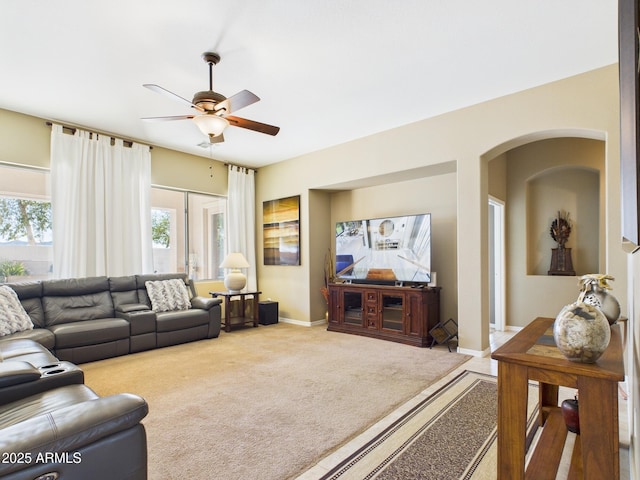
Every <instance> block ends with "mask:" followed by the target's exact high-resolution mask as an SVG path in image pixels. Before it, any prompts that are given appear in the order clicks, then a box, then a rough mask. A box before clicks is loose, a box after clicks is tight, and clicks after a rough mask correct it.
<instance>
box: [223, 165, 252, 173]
mask: <svg viewBox="0 0 640 480" xmlns="http://www.w3.org/2000/svg"><path fill="white" fill-rule="evenodd" d="M224 166H225V167H236V168H237V169H238V171H240V169H241V168H244V169H245V170H247V171H246V172H245V173H249V170H253V173H258V169H257V168H251V167H245V166H243V165H236V164H235V163H225V164H224Z"/></svg>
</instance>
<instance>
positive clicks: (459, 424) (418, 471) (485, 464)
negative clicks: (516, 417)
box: [322, 371, 538, 480]
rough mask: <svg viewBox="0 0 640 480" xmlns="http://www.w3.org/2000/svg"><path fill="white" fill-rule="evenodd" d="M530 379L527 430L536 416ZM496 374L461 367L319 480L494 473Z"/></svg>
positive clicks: (449, 479)
mask: <svg viewBox="0 0 640 480" xmlns="http://www.w3.org/2000/svg"><path fill="white" fill-rule="evenodd" d="M537 402H538V388H537V385H535V384H530V388H529V414H528V425H527V431H529V432H531V433H530V435H529V437H531V436H532V435H533V433H534V430H535V423H536V422H535V419H536V418H537V408H538V407H537ZM496 423H497V380H496V377H494V376H491V375H485V374H481V373H476V372H471V371H465V372H463V373H461V374H460V375H459V376H458V377H456V378H455V379H453V380H452V381H451V382H449V383H448V384H446V385H445V386H444V387H442V388H441V389H440V390H438V391H437V392H435V393H434V394H433V395H431V396H429V397H428V398H426V399H425V400H423V401H422V402H420V403H419V404H418V405H416V406H415V407H414V408H413V409H412V410H410V411H409V412H408V413H406V414H405V415H403V416H402V417H401V418H399V419H398V420H397V421H396V422H394V423H393V424H392V425H391V426H389V427H388V428H386V429H385V430H384V431H382V432H381V433H380V434H379V435H377V436H376V437H375V438H373V439H372V440H371V441H370V442H368V443H367V444H366V445H364V446H363V447H361V448H360V449H359V450H358V451H356V452H355V453H353V454H352V455H350V456H349V457H347V458H345V459H344V460H343V461H342V462H340V463H339V464H338V465H337V466H336V467H335V468H333V469H332V470H331V471H330V472H328V473H327V474H326V475H325V476H324V477H322V480H335V479H339V480H352V479H353V480H365V479H374V478H375V479H379V480H404V479H429V480H458V479H469V480H471V479H473V480H485V479H495V478H496V465H497V447H496Z"/></svg>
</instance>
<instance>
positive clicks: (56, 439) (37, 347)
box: [0, 339, 149, 480]
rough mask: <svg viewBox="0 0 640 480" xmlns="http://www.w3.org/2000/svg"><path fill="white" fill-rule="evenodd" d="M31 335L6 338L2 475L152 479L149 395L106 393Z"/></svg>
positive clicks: (0, 378) (0, 408) (0, 373)
mask: <svg viewBox="0 0 640 480" xmlns="http://www.w3.org/2000/svg"><path fill="white" fill-rule="evenodd" d="M83 381H84V375H83V373H82V370H81V369H80V368H78V367H77V366H75V365H73V364H72V363H69V362H66V361H59V360H58V359H57V358H56V357H54V356H53V355H52V354H51V352H49V351H48V350H47V349H46V348H45V347H44V346H43V345H41V344H39V343H37V342H35V341H33V340H29V339H13V340H8V341H5V342H1V343H0V479H1V480H32V479H42V480H44V479H46V480H56V479H66V480H84V479H89V478H90V479H92V480H102V479H104V480H107V479H109V480H112V479H116V478H117V479H130V480H144V479H146V478H147V437H146V432H145V429H144V426H143V424H142V423H141V420H142V419H143V418H144V417H145V416H146V415H147V413H148V411H149V407H148V405H147V403H146V401H145V400H144V399H143V398H141V397H139V396H137V395H133V394H128V393H122V394H117V395H110V396H107V397H99V396H98V395H97V394H96V393H95V392H94V391H92V390H91V389H90V388H89V387H88V386H86V385H84V383H83Z"/></svg>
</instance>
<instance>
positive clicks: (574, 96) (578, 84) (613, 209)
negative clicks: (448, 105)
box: [257, 65, 626, 353]
mask: <svg viewBox="0 0 640 480" xmlns="http://www.w3.org/2000/svg"><path fill="white" fill-rule="evenodd" d="M618 102H619V100H618V75H617V65H612V66H610V67H606V68H602V69H598V70H594V71H592V72H588V73H585V74H583V75H578V76H576V77H572V78H569V79H565V80H561V81H558V82H554V83H551V84H548V85H544V86H541V87H537V88H534V89H531V90H527V91H524V92H520V93H516V94H513V95H509V96H506V97H502V98H499V99H496V100H492V101H489V102H485V103H482V104H479V105H475V106H472V107H468V108H465V109H462V110H458V111H455V112H451V113H448V114H445V115H441V116H438V117H435V118H430V119H427V120H424V121H421V122H417V123H413V124H410V125H406V126H404V127H400V128H396V129H393V130H389V131H386V132H382V133H379V134H376V135H375V136H371V137H365V138H362V139H359V140H355V141H352V142H349V143H346V144H342V145H337V146H335V147H332V148H328V149H326V150H322V151H318V152H313V153H310V154H308V155H304V156H301V157H299V158H295V159H291V160H286V161H283V162H280V163H277V164H274V165H271V166H268V167H266V168H262V169H260V172H259V175H258V176H257V182H258V194H257V202H258V204H261V202H262V201H264V200H270V199H273V198H281V197H285V196H289V195H295V194H300V195H302V197H303V199H304V198H308V196H307V193H306V192H308V191H309V190H323V189H324V190H330V189H334V188H341V189H354V188H356V189H358V188H364V187H368V186H375V185H378V186H380V185H386V184H396V183H398V182H401V181H406V180H408V179H414V180H418V179H420V178H426V177H429V176H432V175H433V174H434V171H435V172H436V173H438V169H437V167H438V166H439V165H448V164H450V163H454V164H455V165H456V168H455V171H456V174H455V178H456V188H455V191H456V195H457V198H456V201H455V206H453V205H450V206H449V208H455V209H456V225H457V227H456V230H457V231H456V235H457V240H456V248H457V252H456V256H455V257H456V262H455V264H456V267H453V266H449V267H448V269H447V270H448V271H446V272H443V271H438V278H440V276H441V275H444V276H445V277H446V276H449V277H451V276H453V277H455V278H456V279H457V284H456V285H455V286H453V287H447V289H446V290H445V289H443V292H442V294H443V296H446V297H447V298H455V302H456V303H457V310H458V311H457V314H458V323H459V326H460V347H461V350H462V351H468V352H471V353H487V352H488V349H489V334H488V332H489V300H488V296H489V293H488V280H487V277H488V275H487V271H488V260H487V257H488V255H487V252H488V241H487V238H488V232H487V199H488V193H489V169H488V163H489V161H490V160H493V159H498V158H499V157H500V156H501V155H503V154H505V152H508V151H509V150H511V149H513V148H515V147H518V146H521V145H524V144H527V143H531V142H534V141H536V140H541V139H545V138H554V137H584V138H591V139H598V140H603V141H604V142H605V147H604V152H605V153H604V155H605V162H606V164H605V171H606V178H605V180H604V182H605V185H604V188H603V192H604V194H605V195H606V201H604V202H602V205H603V208H604V209H605V212H606V215H607V221H606V222H605V223H604V224H603V225H602V228H601V235H602V242H601V244H602V245H603V251H602V253H601V254H602V255H603V257H604V265H603V268H604V269H606V271H607V272H608V273H610V274H612V275H613V276H614V277H616V279H617V280H616V293H619V295H617V296H618V298H619V299H620V300H621V303H622V304H623V305H625V304H626V282H625V278H626V260H625V256H624V254H623V252H622V251H621V249H620V240H619V239H620V216H619V211H620V201H619V194H618V192H619V183H620V180H619V171H620V170H619V145H618V138H619V127H618V124H619V119H618ZM608 140H610V141H608ZM499 163H500V161H499V162H498V164H495V165H496V166H493V167H492V169H493V172H494V173H495V172H496V168H498V167H497V166H499ZM497 171H499V170H497ZM498 174H500V173H498ZM436 178H437V177H436ZM502 188H503V187H502ZM502 188H501V187H500V186H495V185H493V186H492V191H494V190H495V191H496V193H497V194H498V195H503V194H504V193H505V192H504V190H503V189H502ZM413 193H414V192H412V193H409V192H405V193H404V195H403V196H400V197H396V198H397V199H398V200H397V201H398V202H399V203H398V204H396V205H395V207H394V208H396V209H397V210H396V211H398V210H401V211H403V212H404V211H406V212H410V211H412V210H413V209H414V207H415V198H414V196H413ZM355 198H360V196H359V195H356V197H355ZM403 198H406V201H403ZM387 202H388V198H386V197H384V196H377V198H375V199H373V200H371V201H369V203H368V204H367V205H358V204H356V203H355V201H351V200H349V203H348V204H347V205H344V206H341V207H340V208H341V209H342V210H343V211H345V212H351V211H362V212H364V211H370V212H372V213H373V216H379V215H380V212H382V211H384V210H385V209H386V208H387V206H386V205H387ZM304 203H305V202H304V201H303V204H304ZM305 207H306V208H308V207H309V203H308V202H307V203H306V204H305V205H303V210H302V222H303V225H302V236H303V249H304V248H308V247H309V244H308V243H306V244H305V240H304V237H309V231H308V228H309V227H308V224H307V226H305V224H304V222H305V218H306V219H308V220H309V221H311V220H312V219H313V218H314V217H315V215H316V214H317V213H316V211H314V210H313V209H312V210H305V209H304V208H305ZM333 208H334V206H333V204H332V209H333ZM336 208H337V207H336ZM333 216H334V213H333V212H332V217H333ZM326 228H327V232H329V231H330V230H331V229H332V225H331V224H329V225H327V226H326ZM259 248H261V245H260V246H259ZM306 255H308V253H306ZM304 256H305V252H304V250H303V258H305V257H304ZM307 258H308V257H307ZM453 268H457V272H453V271H452V269H453ZM262 271H263V273H265V271H266V268H263V269H262ZM311 271H312V267H311V266H310V265H308V264H303V265H302V266H301V268H300V269H299V270H297V271H296V272H295V273H293V274H292V276H293V277H294V279H293V280H291V281H285V282H283V284H284V285H283V287H282V288H278V289H274V290H270V294H271V295H272V296H274V297H277V298H278V300H279V301H280V302H281V305H287V304H296V305H298V308H301V309H302V310H300V311H299V315H300V316H299V317H298V320H301V321H303V322H311V321H314V320H316V317H315V316H313V317H312V316H311V312H312V311H316V310H314V308H313V307H312V305H314V304H315V302H318V304H320V305H322V302H323V300H322V298H321V297H319V296H317V295H313V296H311V297H310V296H309V295H308V292H307V293H304V290H305V287H304V286H303V284H304V285H308V284H310V283H311V282H312V279H311ZM267 275H268V277H269V278H271V277H272V276H273V274H272V272H269V273H268V274H267ZM618 279H620V281H618ZM262 280H263V276H262V274H259V278H258V281H259V283H260V285H261V288H262V285H263V284H262V283H261V282H262ZM544 280H546V279H544ZM560 281H562V280H560ZM570 283H574V280H570ZM270 287H274V288H276V287H277V285H276V282H273V281H270ZM528 287H530V288H528V289H527V291H524V292H520V293H518V295H519V296H526V295H529V296H531V295H532V293H531V292H545V291H546V289H547V288H549V286H548V285H546V283H545V282H534V283H533V284H532V285H529V286H528ZM570 289H573V290H574V286H573V285H571V288H569V286H568V285H567V291H568V290H570ZM314 290H315V288H314ZM452 290H453V291H452ZM572 298H573V295H572V296H571V298H567V300H571V299H572ZM322 308H324V307H322ZM509 323H510V322H509V319H507V324H509Z"/></svg>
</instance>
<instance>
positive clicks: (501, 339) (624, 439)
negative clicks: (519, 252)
mask: <svg viewBox="0 0 640 480" xmlns="http://www.w3.org/2000/svg"><path fill="white" fill-rule="evenodd" d="M515 333H516V332H511V331H507V332H492V333H491V335H490V344H491V351H493V350H495V349H497V348H498V347H499V346H500V345H502V344H504V343H505V342H506V341H507V340H509V339H510V338H511V337H512V336H513V335H514V334H515ZM454 346H455V342H452V344H451V347H452V349H453V348H454ZM434 348H436V349H444V350H446V349H447V347H446V345H438V346H436V347H434ZM464 370H472V371H475V372H480V373H487V374H491V375H497V374H498V364H497V362H496V361H495V360H492V359H491V358H490V357H484V358H479V357H473V358H471V359H470V360H469V361H467V362H465V363H464V364H463V365H461V366H460V367H458V368H457V369H456V370H454V371H453V372H451V373H450V374H449V375H447V376H446V377H444V378H442V379H441V380H440V381H438V382H436V383H435V384H433V385H431V386H430V387H429V388H427V389H426V390H424V391H423V392H421V393H420V394H419V395H418V396H416V397H415V398H413V399H411V400H410V401H408V402H407V403H405V404H404V405H403V406H401V407H400V408H398V409H397V410H396V411H395V412H393V413H391V414H390V415H388V416H387V417H385V418H384V419H382V420H381V421H380V422H378V423H377V424H376V425H374V426H373V427H371V428H370V429H369V430H367V431H366V432H364V433H362V434H361V435H359V436H358V437H356V438H355V439H354V440H352V441H351V442H349V443H348V444H346V445H345V446H343V447H342V448H340V449H338V450H336V451H335V452H333V453H332V454H331V455H329V456H327V457H325V458H324V459H323V460H321V461H320V462H319V463H318V464H317V465H315V466H314V467H313V468H311V469H310V470H308V471H307V472H305V473H303V474H302V475H300V476H299V477H298V478H297V479H296V480H316V479H318V478H321V477H322V476H323V475H324V474H325V473H326V472H328V471H329V470H330V469H331V468H333V467H334V466H335V465H337V464H338V463H339V462H340V461H341V460H342V459H343V458H345V457H346V456H348V455H350V454H351V453H352V452H354V451H355V450H357V449H358V448H359V447H361V446H362V445H363V444H365V443H367V442H368V441H369V440H370V439H371V438H373V437H375V436H376V435H377V434H378V433H380V431H382V430H384V429H385V428H387V427H388V426H389V425H390V424H391V423H393V422H394V421H395V420H396V419H397V418H399V417H401V416H402V415H404V414H405V413H406V412H407V411H409V410H410V409H411V408H413V407H414V406H415V405H417V404H418V403H419V402H421V401H422V400H423V399H424V398H425V397H428V396H429V395H431V394H432V393H433V392H435V391H436V390H438V389H439V388H440V387H441V386H442V385H444V384H446V383H447V382H449V381H450V380H451V379H452V378H455V377H456V376H457V375H458V374H460V373H461V372H462V371H464ZM624 388H625V386H624V385H621V386H620V390H619V396H618V405H619V418H620V426H619V429H620V446H621V450H620V480H629V457H628V451H627V449H628V445H629V429H628V422H627V415H628V414H627V401H626V397H625V394H624V392H625V390H624ZM574 394H575V390H574V389H569V388H564V387H561V388H560V393H559V397H560V398H561V399H565V398H573V396H574ZM567 470H568V469H567V465H566V463H565V464H564V465H562V464H561V466H560V472H559V473H558V477H557V480H560V479H562V478H566V472H567Z"/></svg>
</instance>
